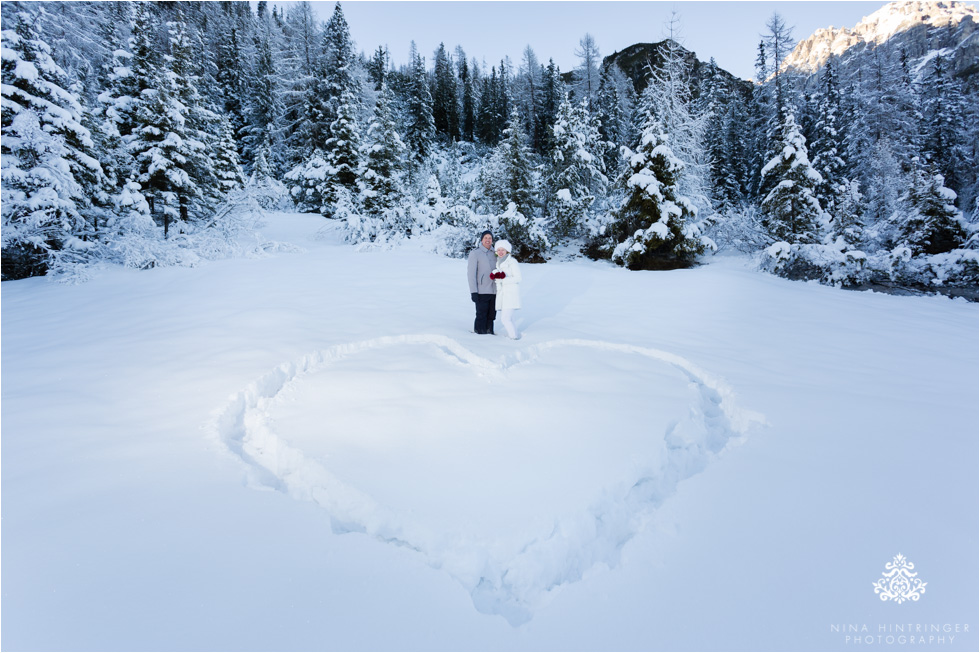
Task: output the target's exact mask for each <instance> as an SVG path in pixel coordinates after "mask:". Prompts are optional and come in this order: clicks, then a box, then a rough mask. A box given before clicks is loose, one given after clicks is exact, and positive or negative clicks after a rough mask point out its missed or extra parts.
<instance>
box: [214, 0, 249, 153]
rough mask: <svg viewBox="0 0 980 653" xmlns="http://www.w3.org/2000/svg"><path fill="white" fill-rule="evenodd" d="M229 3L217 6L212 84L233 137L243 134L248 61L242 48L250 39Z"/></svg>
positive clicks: (244, 26)
mask: <svg viewBox="0 0 980 653" xmlns="http://www.w3.org/2000/svg"><path fill="white" fill-rule="evenodd" d="M235 5H236V3H233V2H223V3H220V5H218V6H220V8H221V10H222V11H220V12H218V16H217V19H218V22H219V23H220V27H219V29H218V30H217V32H216V37H217V44H216V46H217V47H216V48H215V64H216V66H217V70H216V71H215V82H216V83H217V86H218V90H220V93H221V106H220V107H219V108H220V110H221V113H222V115H224V116H226V117H227V118H228V120H230V121H231V125H232V128H233V129H234V131H235V135H236V138H237V137H240V136H244V135H245V134H246V132H247V129H246V127H247V125H248V115H247V109H246V106H245V100H246V98H247V97H248V90H247V89H248V80H249V72H248V62H247V55H246V54H245V52H244V51H243V50H244V47H245V45H246V43H247V42H248V40H249V38H250V36H251V35H250V34H249V33H248V27H249V24H248V22H247V21H246V20H245V19H244V17H243V16H242V15H241V12H240V11H239V10H238V8H237V7H236V6H235Z"/></svg>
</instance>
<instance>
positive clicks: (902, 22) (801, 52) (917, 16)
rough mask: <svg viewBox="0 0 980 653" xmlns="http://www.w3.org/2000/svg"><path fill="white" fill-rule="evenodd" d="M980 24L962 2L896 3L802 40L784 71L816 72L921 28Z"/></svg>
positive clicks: (975, 13) (973, 12) (971, 8)
mask: <svg viewBox="0 0 980 653" xmlns="http://www.w3.org/2000/svg"><path fill="white" fill-rule="evenodd" d="M963 20H972V21H973V22H975V23H978V22H980V15H978V12H977V9H976V7H974V6H973V5H970V4H966V3H962V2H924V1H922V0H917V1H915V2H892V3H889V4H887V5H885V6H884V7H882V8H881V9H879V10H878V11H876V12H874V13H873V14H871V15H870V16H867V17H865V18H864V19H863V20H862V21H861V22H860V23H858V24H857V25H856V26H855V27H853V28H847V27H827V28H825V29H818V30H816V31H815V32H814V33H813V34H812V35H810V36H809V37H808V38H806V39H804V40H802V41H800V42H799V43H798V44H797V45H796V47H795V48H794V49H793V51H792V52H791V53H790V54H789V56H788V57H786V59H785V60H784V61H783V68H796V69H799V70H802V71H805V72H816V71H817V70H819V69H820V67H821V66H823V65H824V63H826V62H827V59H829V58H830V57H832V56H840V55H842V54H844V53H845V52H846V51H848V50H849V49H851V48H853V47H854V46H857V45H862V44H874V45H878V44H881V43H884V42H885V41H887V40H888V39H890V38H891V37H893V36H895V35H896V34H899V33H901V32H904V31H906V30H909V29H911V28H913V27H916V26H918V25H929V26H930V27H943V26H948V25H958V24H959V23H960V21H963Z"/></svg>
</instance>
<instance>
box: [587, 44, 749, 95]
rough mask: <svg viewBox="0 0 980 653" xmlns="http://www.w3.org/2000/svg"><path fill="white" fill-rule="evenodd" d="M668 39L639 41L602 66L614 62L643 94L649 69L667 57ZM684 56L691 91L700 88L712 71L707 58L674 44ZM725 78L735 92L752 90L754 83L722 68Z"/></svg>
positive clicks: (658, 67)
mask: <svg viewBox="0 0 980 653" xmlns="http://www.w3.org/2000/svg"><path fill="white" fill-rule="evenodd" d="M668 47H669V43H668V41H660V42H659V43H636V44H634V45H631V46H629V47H628V48H625V49H623V50H620V51H618V52H614V53H612V54H611V55H609V56H608V57H605V58H604V59H603V60H602V67H603V68H607V67H609V66H612V65H616V66H619V68H620V70H622V71H623V72H624V73H625V74H626V76H627V77H629V78H630V79H631V80H633V85H634V86H635V87H636V92H637V93H642V92H643V89H645V88H646V87H647V84H648V83H649V80H650V70H651V68H652V69H653V70H660V69H661V68H662V67H663V65H664V62H665V60H666V54H667V48H668ZM675 47H677V48H678V50H679V51H680V53H681V57H682V58H683V59H684V63H685V66H686V67H687V69H688V74H689V77H688V79H689V81H690V83H691V88H692V90H695V89H697V88H698V85H699V83H700V81H701V80H702V78H703V77H705V76H707V75H708V74H709V72H710V71H709V66H708V64H707V63H705V62H704V61H701V60H700V59H698V58H697V55H695V54H694V53H693V52H690V51H689V50H685V49H684V48H683V47H681V46H679V45H678V46H675ZM719 71H720V76H721V78H722V80H723V81H724V82H725V83H726V84H727V85H728V86H729V88H730V89H731V90H732V92H736V91H738V92H741V93H746V92H748V91H750V90H751V88H752V83H751V82H747V81H745V80H742V79H739V78H738V77H736V76H735V75H732V74H731V73H729V72H728V71H726V70H723V69H720V68H719Z"/></svg>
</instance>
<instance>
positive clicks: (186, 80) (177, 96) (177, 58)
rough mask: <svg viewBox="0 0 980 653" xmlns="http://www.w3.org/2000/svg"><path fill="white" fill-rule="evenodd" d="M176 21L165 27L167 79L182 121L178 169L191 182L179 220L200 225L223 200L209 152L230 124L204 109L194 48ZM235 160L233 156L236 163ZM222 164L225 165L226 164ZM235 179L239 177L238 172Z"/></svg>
mask: <svg viewBox="0 0 980 653" xmlns="http://www.w3.org/2000/svg"><path fill="white" fill-rule="evenodd" d="M176 17H177V18H178V20H176V21H171V22H170V23H168V26H167V27H168V31H169V34H170V56H169V59H168V61H169V64H170V65H169V76H170V80H171V84H172V85H173V93H174V100H175V101H176V104H175V108H176V109H177V110H179V111H181V112H182V114H183V119H184V124H183V133H184V134H185V140H186V142H185V143H184V144H183V145H184V148H185V152H186V155H185V159H186V160H185V161H184V162H183V163H182V164H181V166H180V167H181V169H182V170H184V171H186V172H187V174H188V176H189V177H190V179H191V182H192V185H191V186H190V187H189V188H187V189H185V191H184V193H185V195H184V197H183V199H182V200H181V201H182V202H184V205H185V208H186V210H185V211H182V219H183V220H185V221H186V220H188V219H192V220H197V221H200V220H204V219H206V218H209V217H210V216H209V215H208V214H209V212H210V210H211V209H213V208H214V207H215V206H216V205H217V204H218V203H220V202H221V201H223V200H224V193H223V190H222V187H221V186H220V185H219V184H218V181H217V176H216V171H215V164H216V162H217V159H213V158H212V156H211V155H210V152H212V151H214V150H216V149H218V148H219V147H220V143H221V141H222V139H223V138H224V134H223V133H222V130H223V127H224V126H225V125H224V122H227V123H229V124H230V123H231V120H230V119H229V118H228V117H227V116H222V117H219V116H218V115H217V114H216V113H215V112H213V111H211V110H210V109H208V108H207V107H206V106H205V105H204V98H203V97H202V96H201V94H200V93H199V92H198V82H199V77H198V74H197V70H198V67H197V66H195V64H194V60H195V48H194V44H193V40H192V38H191V34H190V28H189V27H188V25H187V23H186V22H184V20H182V19H183V13H182V12H180V11H178V12H177V16H176ZM222 118H223V119H224V120H222ZM230 143H231V145H232V146H233V147H234V148H235V149H236V150H237V146H238V139H237V138H232V139H231V140H230ZM237 159H238V155H237V153H236V155H235V162H236V163H237ZM223 163H225V164H226V165H227V164H228V163H229V162H227V161H225V162H223ZM225 172H226V173H227V172H229V171H225ZM238 175H239V176H240V175H241V171H240V170H239V171H238Z"/></svg>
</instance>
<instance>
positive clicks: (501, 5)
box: [269, 0, 975, 79]
mask: <svg viewBox="0 0 980 653" xmlns="http://www.w3.org/2000/svg"><path fill="white" fill-rule="evenodd" d="M269 4H270V6H271V5H273V4H276V5H287V6H288V5H289V4H290V3H288V2H287V3H283V2H278V3H277V2H275V1H274V0H270V1H269ZM311 4H312V5H313V6H314V8H315V11H317V13H318V15H319V17H320V18H321V20H323V21H326V20H328V19H329V18H330V15H331V14H332V13H333V7H334V4H335V3H334V2H332V1H330V2H313V3H311ZM885 4H887V3H886V2H795V1H794V2H788V1H783V2H746V1H737V0H736V1H730V2H718V1H713V2H707V1H705V2H699V1H686V2H669V1H651V0H646V1H633V2H571V1H567V0H556V1H554V2H523V1H519V0H513V1H508V2H499V1H498V2H479V1H440V2H431V1H430V2H411V1H406V2H375V1H373V0H344V1H343V2H342V3H341V6H342V7H343V10H344V15H345V16H346V18H347V23H348V24H349V26H350V30H351V35H352V37H353V38H354V40H355V41H356V44H357V49H358V50H359V51H363V52H365V53H366V54H367V55H369V56H370V54H371V53H372V52H373V51H374V50H376V49H377V48H378V46H379V45H387V46H388V48H389V50H390V51H391V56H392V60H393V61H394V63H395V65H401V64H404V63H406V62H407V59H408V52H409V43H410V42H411V41H413V40H414V41H415V43H416V45H417V46H418V49H419V52H420V53H421V54H422V56H423V57H425V59H426V64H427V65H428V66H430V67H431V65H432V53H433V52H434V51H435V50H436V49H437V48H438V47H439V43H440V42H443V43H445V45H446V48H447V50H448V51H449V52H452V51H453V50H455V48H456V46H457V45H460V46H462V47H463V50H464V51H465V52H466V55H467V58H468V59H470V60H472V59H473V58H474V57H475V58H476V59H477V60H478V61H486V63H487V64H488V65H496V64H497V63H499V61H500V60H501V59H502V58H503V57H504V56H505V55H507V56H509V57H510V59H511V61H512V63H513V64H514V65H515V66H517V65H519V64H520V62H521V59H522V56H523V52H524V48H525V46H527V45H530V46H531V47H532V48H533V49H534V52H535V54H536V55H537V58H538V60H539V61H540V62H541V63H543V64H547V63H548V59H549V58H553V59H554V60H555V63H556V64H558V66H559V67H560V68H561V70H562V71H563V72H567V71H570V70H572V68H574V67H575V66H576V65H577V63H578V59H577V57H576V56H575V50H576V49H577V48H578V44H579V40H580V39H581V38H582V36H584V35H585V34H586V33H589V34H591V35H592V37H593V39H594V40H595V42H596V44H597V45H598V47H599V51H600V54H601V56H603V57H605V56H607V55H610V54H612V53H613V52H615V51H618V50H622V49H623V48H625V47H627V46H630V45H633V44H634V43H651V42H656V41H661V40H663V39H664V38H665V37H666V22H667V20H668V19H669V17H670V14H671V11H676V12H677V14H678V16H679V18H680V26H681V39H680V41H681V44H682V45H683V46H684V47H685V48H687V49H688V50H691V51H693V52H694V53H696V54H697V56H698V58H699V59H701V60H702V61H708V60H709V59H710V58H711V57H714V58H715V61H716V62H717V63H718V65H719V66H721V67H722V68H724V69H725V70H727V71H729V72H730V73H733V74H735V75H737V76H739V77H741V78H743V79H749V78H751V77H753V76H754V66H755V56H756V48H757V46H758V43H759V39H760V36H761V35H762V33H763V32H765V25H766V21H767V20H768V19H769V18H770V17H771V16H772V14H773V12H778V13H779V14H780V15H781V16H782V17H783V19H784V20H785V22H786V24H787V25H790V26H792V27H793V28H794V29H793V37H794V38H795V39H796V40H802V39H804V38H806V37H807V36H809V35H810V34H812V33H813V32H814V30H816V29H818V28H821V27H829V26H831V25H833V26H835V27H853V26H854V25H856V24H857V23H858V22H860V20H861V19H862V18H863V17H865V16H867V15H869V14H872V13H874V12H875V11H877V10H878V9H880V8H881V7H883V6H885ZM971 4H975V3H971Z"/></svg>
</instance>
